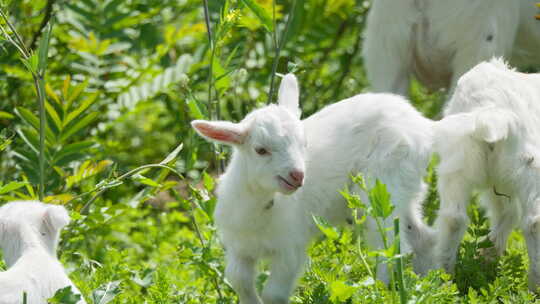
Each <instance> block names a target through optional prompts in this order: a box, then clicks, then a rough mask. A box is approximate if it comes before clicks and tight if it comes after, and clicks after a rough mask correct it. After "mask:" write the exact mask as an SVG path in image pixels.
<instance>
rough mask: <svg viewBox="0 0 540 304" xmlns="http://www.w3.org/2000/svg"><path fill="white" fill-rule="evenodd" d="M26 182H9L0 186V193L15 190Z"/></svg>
mask: <svg viewBox="0 0 540 304" xmlns="http://www.w3.org/2000/svg"><path fill="white" fill-rule="evenodd" d="M26 184H27V183H26V182H10V183H7V184H5V185H3V186H1V187H0V194H5V193H8V192H10V191H13V190H17V189H19V188H21V187H24V186H25V185H26Z"/></svg>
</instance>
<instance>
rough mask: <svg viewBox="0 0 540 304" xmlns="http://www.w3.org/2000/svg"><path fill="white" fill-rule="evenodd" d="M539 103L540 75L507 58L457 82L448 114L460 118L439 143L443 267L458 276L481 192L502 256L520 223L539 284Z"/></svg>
mask: <svg viewBox="0 0 540 304" xmlns="http://www.w3.org/2000/svg"><path fill="white" fill-rule="evenodd" d="M539 101H540V74H524V73H519V72H516V71H513V70H511V69H509V68H508V67H507V66H506V65H505V63H504V62H502V61H501V60H497V59H494V60H491V61H490V62H483V63H481V64H479V65H477V66H476V67H474V68H473V69H472V70H471V71H469V72H467V73H466V74H464V75H463V76H462V77H461V78H460V79H459V81H458V83H457V86H456V89H455V93H454V95H453V97H452V98H451V100H450V102H449V104H448V105H447V108H446V114H447V115H448V114H456V113H462V114H461V117H459V118H458V117H457V116H456V115H453V116H454V117H456V120H455V124H454V127H453V128H440V133H439V134H440V136H439V138H440V142H438V141H437V142H436V149H437V150H438V151H439V153H440V156H441V163H440V165H439V169H438V173H439V193H440V198H441V207H440V210H439V215H438V218H437V220H436V222H435V228H436V230H437V236H438V239H439V241H438V242H437V243H438V244H437V246H436V247H435V248H436V252H435V256H436V258H435V259H434V260H435V261H436V262H437V263H438V265H437V266H439V267H441V266H442V267H444V268H445V269H446V270H447V271H453V268H454V264H455V260H456V251H457V248H458V246H459V243H460V240H461V239H462V237H463V234H464V232H465V229H466V226H467V214H466V209H467V208H466V207H467V204H468V202H469V199H470V196H471V191H473V190H475V189H476V190H480V191H481V192H482V194H483V195H484V197H483V198H484V200H483V205H485V207H486V208H487V211H488V215H489V218H490V221H491V227H492V228H491V232H490V234H489V238H490V239H491V240H492V241H493V243H494V245H495V248H496V250H497V253H498V254H502V253H503V252H504V249H505V247H506V241H507V239H508V235H509V233H510V232H511V230H512V229H513V228H514V226H515V225H517V224H518V223H519V224H521V227H522V229H523V233H524V235H525V239H526V241H527V247H528V253H529V259H530V270H529V287H530V288H531V289H533V290H535V289H536V288H537V287H538V286H539V285H540V264H539V262H540V184H539V182H540V103H539ZM457 115H459V114H457ZM447 126H450V125H447ZM521 210H523V211H524V212H523V214H521Z"/></svg>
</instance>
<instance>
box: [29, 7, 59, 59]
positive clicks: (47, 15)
mask: <svg viewBox="0 0 540 304" xmlns="http://www.w3.org/2000/svg"><path fill="white" fill-rule="evenodd" d="M54 2H55V0H47V4H46V5H45V16H43V19H42V20H41V23H40V24H39V28H38V30H37V31H36V32H35V33H34V36H33V37H32V41H31V42H30V49H33V48H34V47H35V46H36V42H37V41H38V39H39V36H40V35H41V32H42V31H43V29H44V28H45V26H46V25H47V23H49V20H50V19H51V17H52V10H53V5H54Z"/></svg>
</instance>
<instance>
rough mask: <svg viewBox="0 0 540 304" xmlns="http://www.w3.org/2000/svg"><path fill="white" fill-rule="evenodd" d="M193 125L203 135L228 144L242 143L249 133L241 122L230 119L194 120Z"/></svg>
mask: <svg viewBox="0 0 540 304" xmlns="http://www.w3.org/2000/svg"><path fill="white" fill-rule="evenodd" d="M191 126H192V127H193V129H195V131H197V133H199V135H201V136H202V137H204V138H206V139H208V140H211V141H214V142H218V143H223V144H228V145H241V144H243V143H244V140H245V138H246V135H247V131H246V130H245V129H244V127H242V126H241V125H240V124H235V123H232V122H228V121H208V120H194V121H192V122H191Z"/></svg>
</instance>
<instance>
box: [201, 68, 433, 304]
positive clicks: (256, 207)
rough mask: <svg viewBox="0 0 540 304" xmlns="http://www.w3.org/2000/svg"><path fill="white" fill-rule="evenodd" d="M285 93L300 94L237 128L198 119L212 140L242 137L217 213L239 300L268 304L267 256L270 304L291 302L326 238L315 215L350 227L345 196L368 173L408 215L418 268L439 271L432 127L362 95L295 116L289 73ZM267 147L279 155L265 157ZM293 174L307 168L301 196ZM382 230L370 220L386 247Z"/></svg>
mask: <svg viewBox="0 0 540 304" xmlns="http://www.w3.org/2000/svg"><path fill="white" fill-rule="evenodd" d="M292 82H294V83H292ZM282 90H293V91H291V92H280V94H279V96H280V99H279V101H278V105H269V106H266V107H264V108H262V109H258V110H255V111H253V112H251V113H250V114H248V115H247V116H246V118H245V119H244V120H242V121H241V122H240V123H238V124H232V123H229V122H209V121H194V122H193V123H192V125H193V126H194V128H195V129H196V130H197V131H198V132H199V133H200V134H201V135H203V136H204V137H206V138H211V136H210V137H209V136H208V135H209V132H210V133H212V132H213V130H216V129H219V128H221V127H223V129H222V130H223V131H225V132H227V131H231V130H232V132H231V137H230V138H232V139H237V138H241V140H240V141H238V142H236V143H229V144H232V146H233V148H234V151H233V155H232V159H231V161H230V163H229V165H228V167H227V170H226V172H225V173H224V174H223V175H222V177H221V179H220V183H219V187H218V190H217V197H218V203H217V207H216V210H215V214H214V217H215V223H216V225H217V229H218V232H219V234H220V238H221V241H222V242H223V245H224V247H225V250H226V259H227V269H226V277H227V279H228V280H229V281H230V283H231V284H232V286H233V287H234V289H235V291H236V292H237V293H238V295H239V298H240V303H242V304H259V303H261V300H260V299H259V297H258V295H257V293H256V290H255V279H256V265H257V262H258V261H259V260H260V259H261V258H268V259H269V260H270V268H271V274H270V277H269V278H268V280H267V283H266V286H265V288H264V290H263V292H262V299H263V302H264V303H265V304H277V303H288V299H289V296H290V294H291V292H292V291H293V289H294V285H295V282H296V279H297V277H298V276H299V274H300V273H301V269H302V266H303V264H304V262H305V259H306V252H305V251H306V247H307V245H308V244H309V242H310V240H311V239H312V237H313V236H314V235H316V234H317V233H318V229H317V227H316V226H315V224H314V222H313V219H312V214H315V215H320V216H322V217H324V218H326V219H327V220H328V221H329V222H330V223H332V224H341V223H344V222H345V221H346V220H347V219H348V218H350V216H351V212H350V210H349V209H348V208H347V205H346V202H345V200H344V199H343V197H342V196H341V195H340V194H339V193H338V191H339V190H342V189H343V188H344V187H345V186H346V185H350V183H351V182H350V176H351V174H358V173H362V174H363V175H364V176H365V177H366V178H367V179H368V180H370V181H372V182H373V181H375V179H376V178H378V179H380V180H381V181H382V182H383V183H385V184H386V185H387V189H388V191H389V192H390V194H391V197H392V200H393V203H394V204H395V205H396V215H399V216H400V218H401V222H400V223H401V226H402V227H401V231H403V238H404V241H406V243H407V244H408V246H409V247H412V248H414V249H415V253H416V254H415V267H416V269H417V270H418V271H420V272H423V271H425V269H426V265H431V263H428V262H427V258H429V257H430V256H429V254H428V255H425V253H428V251H429V252H430V250H428V248H431V247H432V246H433V243H432V242H434V241H433V240H432V239H431V232H430V230H429V228H428V227H427V226H426V225H424V223H423V222H422V217H421V212H420V210H421V203H422V200H423V197H424V191H425V185H424V183H423V182H422V177H423V175H424V174H425V169H426V167H427V164H428V161H429V157H430V153H431V147H432V129H433V122H432V121H430V120H428V119H426V118H424V117H423V116H421V115H420V114H419V113H418V112H417V111H416V110H415V109H414V108H413V107H412V106H411V105H409V104H408V103H407V101H406V100H404V99H403V98H401V97H399V96H397V95H391V94H362V95H357V96H355V97H352V98H349V99H346V100H343V101H340V102H338V103H335V104H332V105H330V106H327V107H325V108H324V109H322V110H321V111H319V112H318V113H316V114H314V115H312V116H311V117H309V118H307V119H305V120H302V121H300V120H299V119H298V118H297V116H298V115H297V114H295V111H296V110H297V109H298V91H297V90H298V85H297V84H296V79H295V78H294V76H292V75H288V76H287V77H285V79H284V80H283V81H282V84H281V87H280V91H282ZM283 98H287V99H285V100H284V99H283ZM216 134H217V133H216ZM222 135H223V134H221V133H219V134H218V136H220V137H221V136H222ZM219 142H226V141H223V140H219ZM261 147H264V148H266V149H268V151H270V153H271V154H270V155H258V154H257V152H256V150H257V149H260V148H261ZM293 170H301V171H304V172H305V181H304V184H303V186H301V187H299V188H298V189H297V190H296V191H290V190H288V189H286V188H284V187H283V186H281V185H280V184H279V182H277V179H278V178H277V176H278V175H279V176H282V177H287V176H289V172H291V171H293ZM356 190H358V189H356ZM362 195H363V199H364V201H366V202H367V198H366V196H365V194H364V193H362ZM272 201H273V205H272V203H271V202H272ZM391 221H392V219H389V221H388V222H387V223H385V225H386V227H392V226H391V225H392V222H391ZM374 226H375V225H374V222H373V220H372V219H370V220H369V221H368V241H369V242H370V243H371V244H372V245H373V246H376V247H378V248H381V247H382V243H381V240H380V238H379V234H378V233H377V232H376V231H375V228H374ZM387 275H388V274H387V273H385V270H384V269H383V270H381V271H379V278H381V279H383V280H386V281H387V280H388V278H387Z"/></svg>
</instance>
